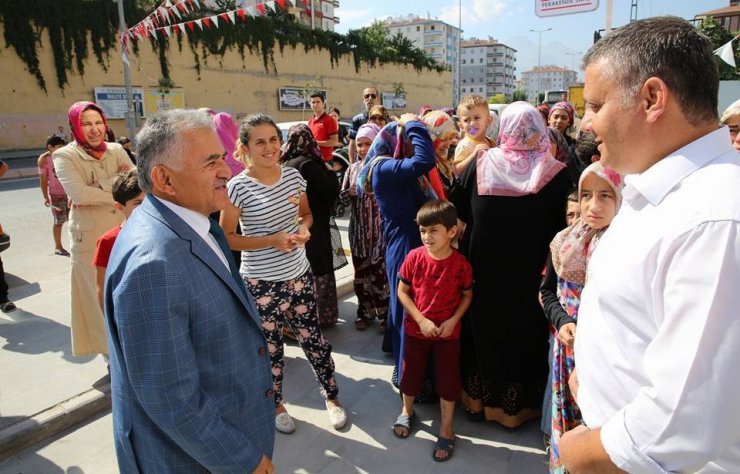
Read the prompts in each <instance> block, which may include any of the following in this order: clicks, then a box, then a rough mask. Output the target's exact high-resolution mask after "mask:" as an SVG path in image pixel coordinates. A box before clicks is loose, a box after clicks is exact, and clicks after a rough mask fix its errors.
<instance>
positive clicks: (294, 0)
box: [237, 0, 339, 31]
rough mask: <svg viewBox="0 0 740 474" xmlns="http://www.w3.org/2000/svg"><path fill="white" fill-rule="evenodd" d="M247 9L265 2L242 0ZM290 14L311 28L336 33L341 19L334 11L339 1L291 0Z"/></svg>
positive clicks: (287, 3) (289, 5)
mask: <svg viewBox="0 0 740 474" xmlns="http://www.w3.org/2000/svg"><path fill="white" fill-rule="evenodd" d="M237 3H241V4H242V5H243V6H245V7H249V6H252V5H255V4H257V3H264V0H241V2H237ZM285 5H286V6H287V7H288V12H290V13H292V14H293V15H294V16H295V17H296V18H298V20H300V21H301V23H303V24H304V25H306V26H308V27H309V28H314V29H322V30H327V31H334V28H335V27H336V25H338V24H339V17H337V16H335V15H334V9H336V8H337V7H339V0H291V1H290V2H286V3H285Z"/></svg>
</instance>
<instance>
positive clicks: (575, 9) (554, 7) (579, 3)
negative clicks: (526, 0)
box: [534, 0, 599, 18]
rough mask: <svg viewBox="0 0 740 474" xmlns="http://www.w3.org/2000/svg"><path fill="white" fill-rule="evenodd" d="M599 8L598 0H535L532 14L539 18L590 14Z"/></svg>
mask: <svg viewBox="0 0 740 474" xmlns="http://www.w3.org/2000/svg"><path fill="white" fill-rule="evenodd" d="M597 8H599V0H535V2H534V12H535V14H536V15H537V16H538V17H540V18H543V17H547V16H557V15H570V14H572V13H585V12H592V11H594V10H596V9H597Z"/></svg>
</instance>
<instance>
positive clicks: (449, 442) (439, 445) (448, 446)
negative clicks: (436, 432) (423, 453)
mask: <svg viewBox="0 0 740 474" xmlns="http://www.w3.org/2000/svg"><path fill="white" fill-rule="evenodd" d="M456 439H457V438H455V437H454V436H453V437H452V438H443V437H442V436H438V437H437V442H436V443H434V450H433V451H432V459H434V460H435V461H437V462H445V461H449V460H450V459H451V458H452V453H453V452H454V450H455V440H456ZM437 451H444V452H446V453H447V457H446V458H440V457H438V456H437Z"/></svg>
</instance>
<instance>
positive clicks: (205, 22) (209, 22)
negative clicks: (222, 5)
mask: <svg viewBox="0 0 740 474" xmlns="http://www.w3.org/2000/svg"><path fill="white" fill-rule="evenodd" d="M202 20H203V24H204V25H205V26H206V28H208V27H210V26H211V23H212V22H211V19H210V18H202Z"/></svg>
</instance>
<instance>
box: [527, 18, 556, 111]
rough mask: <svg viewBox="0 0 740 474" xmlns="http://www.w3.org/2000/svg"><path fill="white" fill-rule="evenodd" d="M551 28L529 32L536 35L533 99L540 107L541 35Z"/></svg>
mask: <svg viewBox="0 0 740 474" xmlns="http://www.w3.org/2000/svg"><path fill="white" fill-rule="evenodd" d="M550 30H552V28H545V29H544V30H529V31H531V32H532V33H537V35H538V41H537V93H536V95H535V98H534V102H535V105H540V104H539V102H540V89H541V88H542V33H544V32H545V31H550Z"/></svg>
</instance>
